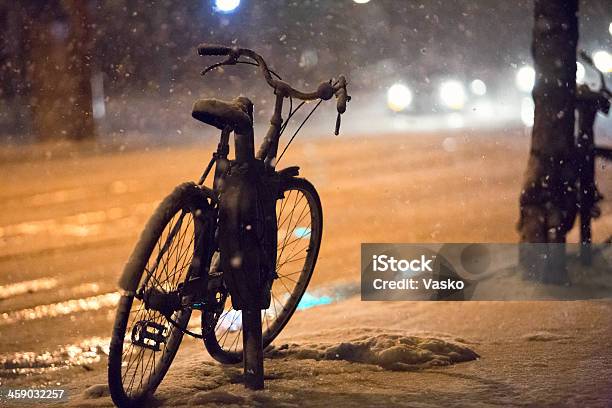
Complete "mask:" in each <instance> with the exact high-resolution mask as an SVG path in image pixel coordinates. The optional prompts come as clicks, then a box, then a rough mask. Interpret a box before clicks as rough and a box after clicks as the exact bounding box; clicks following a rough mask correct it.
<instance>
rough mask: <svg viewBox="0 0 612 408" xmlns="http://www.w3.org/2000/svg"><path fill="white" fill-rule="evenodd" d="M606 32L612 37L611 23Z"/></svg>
mask: <svg viewBox="0 0 612 408" xmlns="http://www.w3.org/2000/svg"><path fill="white" fill-rule="evenodd" d="M608 31H609V32H610V35H612V23H610V27H608Z"/></svg>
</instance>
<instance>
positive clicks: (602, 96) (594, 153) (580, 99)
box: [575, 51, 612, 265]
mask: <svg viewBox="0 0 612 408" xmlns="http://www.w3.org/2000/svg"><path fill="white" fill-rule="evenodd" d="M579 55H580V58H581V59H582V60H583V61H584V62H585V63H586V64H587V65H589V66H590V67H591V68H593V69H594V70H595V72H597V73H598V74H599V89H597V90H592V89H590V88H589V86H588V85H586V84H585V85H580V86H578V88H577V89H576V111H577V113H578V114H577V119H578V120H577V122H578V126H577V135H576V138H575V139H576V152H577V156H578V166H577V168H578V183H577V184H578V203H579V210H578V214H579V215H580V260H581V262H582V264H583V265H591V263H592V248H591V244H592V237H591V235H592V234H591V222H592V219H593V218H597V217H599V216H600V215H601V210H600V209H599V206H598V205H597V203H598V202H599V201H601V200H602V199H603V196H602V195H601V193H600V192H599V191H598V189H597V186H596V184H595V159H596V158H597V157H600V158H602V159H604V160H612V149H609V148H605V147H601V146H597V145H596V144H595V138H594V131H593V127H594V125H595V118H596V116H597V112H602V113H603V114H606V115H607V114H608V112H609V111H610V100H611V99H612V92H611V91H610V90H609V89H608V87H607V86H606V79H605V77H604V74H603V73H602V72H601V71H600V70H599V69H598V68H597V67H596V66H595V63H594V62H593V60H592V59H591V57H590V56H589V55H588V54H587V53H586V52H585V51H580V53H579Z"/></svg>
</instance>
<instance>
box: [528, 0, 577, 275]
mask: <svg viewBox="0 0 612 408" xmlns="http://www.w3.org/2000/svg"><path fill="white" fill-rule="evenodd" d="M577 12H578V2H577V0H568V1H563V2H559V1H556V0H535V4H534V26H533V37H532V54H533V59H534V64H535V70H536V81H535V86H534V89H533V93H532V95H533V99H534V103H535V119H534V126H533V130H532V138H531V150H530V157H529V161H528V164H527V171H526V175H525V181H524V185H523V190H522V191H521V196H520V220H519V226H518V228H519V232H520V239H521V242H524V243H553V244H554V243H565V239H566V234H567V231H568V230H569V229H570V228H571V226H572V224H573V222H574V219H575V215H576V191H575V188H574V186H575V180H576V169H575V159H574V156H575V153H574V105H575V93H576V44H577V41H578V19H577ZM531 248H533V246H532V247H531ZM538 248H539V249H538V250H536V251H534V250H528V249H524V250H522V251H521V263H522V264H523V266H525V267H527V268H526V271H527V275H528V277H529V278H535V279H539V280H543V281H547V282H557V283H561V282H565V281H566V279H567V274H566V270H565V250H564V246H561V245H541V246H538ZM541 251H544V252H545V253H544V254H543V253H541ZM551 251H553V252H554V253H551ZM543 255H547V256H546V257H544V256H543ZM543 259H545V260H544V261H542V260H543Z"/></svg>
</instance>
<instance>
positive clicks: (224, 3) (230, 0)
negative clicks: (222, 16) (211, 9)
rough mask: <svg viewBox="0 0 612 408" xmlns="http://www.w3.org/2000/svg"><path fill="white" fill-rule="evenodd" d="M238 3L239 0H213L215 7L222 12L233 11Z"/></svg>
mask: <svg viewBox="0 0 612 408" xmlns="http://www.w3.org/2000/svg"><path fill="white" fill-rule="evenodd" d="M239 5H240V0H215V9H216V10H217V11H221V12H222V13H229V12H231V11H234V10H235V9H236V7H238V6H239Z"/></svg>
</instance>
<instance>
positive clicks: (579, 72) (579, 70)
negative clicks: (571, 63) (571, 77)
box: [576, 62, 586, 84]
mask: <svg viewBox="0 0 612 408" xmlns="http://www.w3.org/2000/svg"><path fill="white" fill-rule="evenodd" d="M585 73H586V71H585V70H584V65H582V64H581V63H580V62H576V82H578V83H579V84H582V83H584V75H585Z"/></svg>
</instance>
